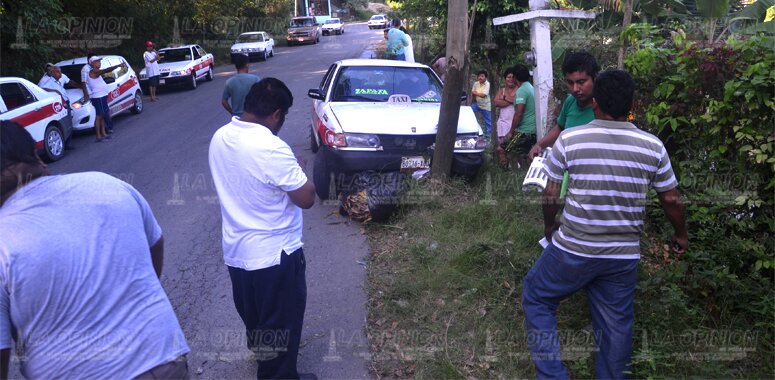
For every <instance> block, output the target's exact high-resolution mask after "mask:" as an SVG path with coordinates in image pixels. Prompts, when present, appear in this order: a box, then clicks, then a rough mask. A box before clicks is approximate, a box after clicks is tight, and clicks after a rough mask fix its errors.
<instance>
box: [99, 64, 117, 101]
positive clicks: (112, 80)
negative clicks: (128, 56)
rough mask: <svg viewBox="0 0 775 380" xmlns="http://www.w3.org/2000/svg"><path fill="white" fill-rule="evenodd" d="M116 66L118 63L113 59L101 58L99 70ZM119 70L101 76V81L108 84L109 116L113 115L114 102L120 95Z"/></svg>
mask: <svg viewBox="0 0 775 380" xmlns="http://www.w3.org/2000/svg"><path fill="white" fill-rule="evenodd" d="M117 64H119V62H118V61H117V60H116V59H115V58H113V57H108V58H103V59H102V61H101V63H100V69H103V70H104V69H107V68H109V67H112V66H115V65H117ZM120 69H121V68H116V69H113V70H112V71H109V72H107V73H105V74H102V79H103V80H105V83H107V84H108V88H110V92H108V108H110V114H111V115H112V114H114V113H115V106H116V104H117V103H116V102H117V101H118V98H119V97H120V95H121V92H120V91H119V89H118V85H119V81H118V79H119V74H120V73H119V71H120Z"/></svg>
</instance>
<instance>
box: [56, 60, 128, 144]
mask: <svg viewBox="0 0 775 380" xmlns="http://www.w3.org/2000/svg"><path fill="white" fill-rule="evenodd" d="M100 57H102V60H101V61H100V67H101V68H108V67H111V66H115V65H120V64H122V63H125V64H126V66H124V67H118V68H116V69H114V70H113V71H111V72H109V73H105V74H102V79H104V80H105V83H107V84H108V86H110V89H111V91H110V93H108V107H109V108H110V116H116V115H118V114H120V113H122V112H124V111H130V112H132V113H133V114H139V113H141V112H143V91H142V90H141V89H140V81H139V80H138V79H137V74H135V71H134V70H132V67H131V66H129V63H128V62H127V61H126V60H125V59H124V58H123V57H121V56H118V55H102V56H100ZM85 64H86V57H80V58H75V59H68V60H65V61H61V62H59V63H57V64H56V66H59V68H61V69H62V73H63V74H65V75H67V77H68V78H70V80H71V81H74V82H76V83H78V84H79V88H71V89H67V90H66V91H67V96H68V97H69V98H70V108H72V111H73V129H74V130H76V131H82V130H85V129H90V128H94V118H95V117H96V114H97V113H96V111H95V109H94V106H93V105H92V104H91V102H90V101H89V102H84V101H83V90H81V88H80V82H81V69H82V68H83V66H84V65H85Z"/></svg>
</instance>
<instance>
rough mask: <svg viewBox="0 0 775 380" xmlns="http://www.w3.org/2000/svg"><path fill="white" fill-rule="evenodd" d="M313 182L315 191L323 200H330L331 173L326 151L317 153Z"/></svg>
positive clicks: (313, 169)
mask: <svg viewBox="0 0 775 380" xmlns="http://www.w3.org/2000/svg"><path fill="white" fill-rule="evenodd" d="M312 183H313V184H314V185H315V193H316V194H317V195H318V198H320V200H322V201H326V200H328V198H329V196H330V195H331V194H330V193H331V191H330V189H329V188H330V187H331V173H330V172H329V171H328V165H327V163H326V158H325V152H323V151H320V152H318V153H317V154H316V155H315V166H314V167H313V168H312Z"/></svg>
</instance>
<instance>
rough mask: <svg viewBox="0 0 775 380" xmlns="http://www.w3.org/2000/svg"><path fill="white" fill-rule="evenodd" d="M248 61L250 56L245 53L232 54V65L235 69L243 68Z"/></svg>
mask: <svg viewBox="0 0 775 380" xmlns="http://www.w3.org/2000/svg"><path fill="white" fill-rule="evenodd" d="M248 63H250V57H248V55H247V54H236V55H235V56H234V67H236V68H237V70H241V69H244V68H245V66H247V65H248Z"/></svg>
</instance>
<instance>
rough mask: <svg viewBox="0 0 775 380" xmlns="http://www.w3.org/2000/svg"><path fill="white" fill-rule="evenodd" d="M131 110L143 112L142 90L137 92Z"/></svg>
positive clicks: (135, 112)
mask: <svg viewBox="0 0 775 380" xmlns="http://www.w3.org/2000/svg"><path fill="white" fill-rule="evenodd" d="M129 112H132V113H133V114H135V115H137V114H139V113H142V112H143V93H142V92H140V91H136V92H135V105H133V106H132V108H130V109H129Z"/></svg>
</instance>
